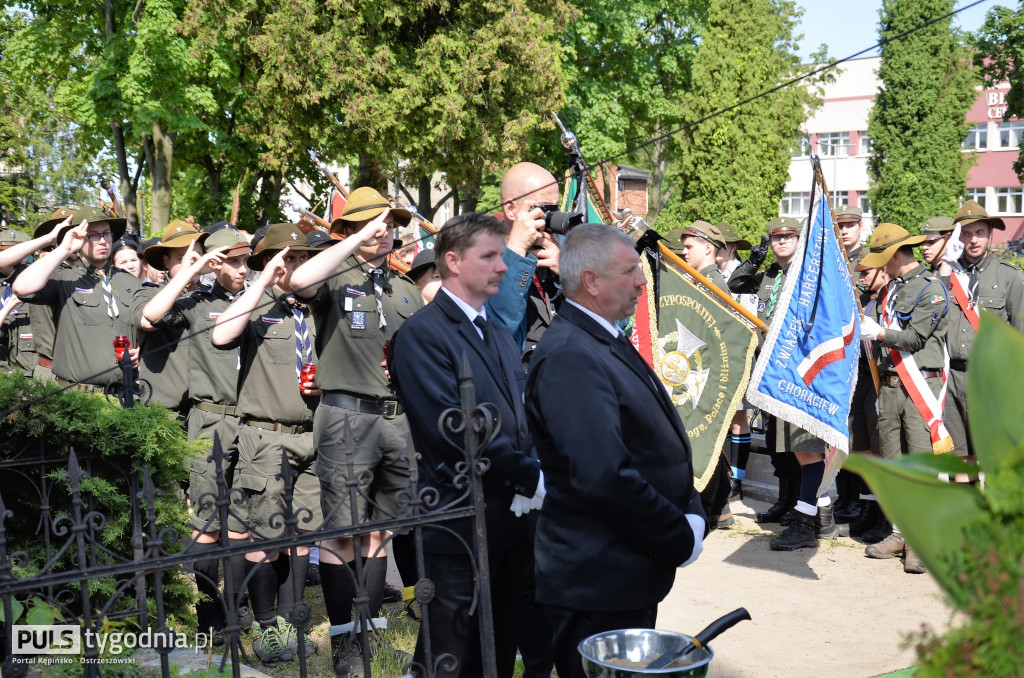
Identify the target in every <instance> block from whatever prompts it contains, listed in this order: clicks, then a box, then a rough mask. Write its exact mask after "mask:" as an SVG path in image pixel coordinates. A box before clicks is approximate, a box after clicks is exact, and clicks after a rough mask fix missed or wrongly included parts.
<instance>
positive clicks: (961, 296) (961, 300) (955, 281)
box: [949, 255, 987, 332]
mask: <svg viewBox="0 0 1024 678" xmlns="http://www.w3.org/2000/svg"><path fill="white" fill-rule="evenodd" d="M986 257H987V255H986ZM986 257H983V258H982V260H981V261H979V262H977V263H975V264H968V265H967V266H966V268H965V269H964V270H963V271H953V275H951V276H949V286H950V287H952V288H953V296H954V297H956V303H957V304H959V305H960V308H961V309H962V310H963V312H964V316H966V317H967V322H969V323H971V327H973V328H974V331H975V332H977V331H978V282H979V281H978V273H979V271H978V264H980V263H982V262H983V261H985V258H986Z"/></svg>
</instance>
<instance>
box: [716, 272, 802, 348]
mask: <svg viewBox="0 0 1024 678" xmlns="http://www.w3.org/2000/svg"><path fill="white" fill-rule="evenodd" d="M787 268H788V267H787ZM785 284H786V271H785V269H783V268H782V266H780V265H779V262H777V261H775V262H772V265H771V266H769V267H768V269H767V270H766V271H764V272H763V273H758V272H757V269H756V268H755V267H754V266H753V265H752V264H750V261H749V260H747V261H744V262H743V263H742V264H740V265H739V267H738V268H737V269H736V270H735V271H733V272H732V275H730V276H729V282H728V285H729V290H730V291H732V292H736V293H740V294H744V293H745V294H756V295H757V317H758V318H760V319H761V320H763V321H764V323H765V324H766V325H770V324H771V319H772V317H773V316H774V315H775V312H776V311H778V310H779V308H778V302H779V299H780V298H781V297H782V287H783V286H784V285H785ZM773 291H775V305H773V304H772V292H773ZM763 342H764V335H763V334H762V333H761V332H758V333H757V350H758V351H760V350H761V344H762V343H763Z"/></svg>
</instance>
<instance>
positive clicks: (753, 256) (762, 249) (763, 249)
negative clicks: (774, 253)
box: [747, 235, 771, 268]
mask: <svg viewBox="0 0 1024 678" xmlns="http://www.w3.org/2000/svg"><path fill="white" fill-rule="evenodd" d="M770 242H771V238H769V237H768V236H766V235H762V236H761V244H760V245H757V246H756V247H751V248H750V258H749V259H747V261H749V262H750V263H752V264H753V265H754V266H755V267H756V268H760V266H761V264H763V263H764V260H765V259H767V258H768V243H770Z"/></svg>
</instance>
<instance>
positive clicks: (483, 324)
mask: <svg viewBox="0 0 1024 678" xmlns="http://www.w3.org/2000/svg"><path fill="white" fill-rule="evenodd" d="M473 324H474V325H476V326H477V327H479V328H480V333H481V334H483V335H484V343H485V344H487V348H488V349H489V350H490V351H491V353H492V354H493V355H495V356H497V355H498V353H497V351H496V350H495V349H494V339H493V338H492V337H491V324H490V323H489V322H487V318H485V317H483V316H482V315H478V316H477V317H476V318H474V319H473Z"/></svg>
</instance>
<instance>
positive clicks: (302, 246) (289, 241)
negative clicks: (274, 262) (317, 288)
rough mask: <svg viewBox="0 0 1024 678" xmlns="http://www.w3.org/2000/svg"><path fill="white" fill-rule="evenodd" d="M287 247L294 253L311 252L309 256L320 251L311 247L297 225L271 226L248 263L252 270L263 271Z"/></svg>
mask: <svg viewBox="0 0 1024 678" xmlns="http://www.w3.org/2000/svg"><path fill="white" fill-rule="evenodd" d="M285 247H290V248H291V250H290V251H292V252H310V253H311V254H310V255H309V256H313V255H314V254H316V253H317V252H319V251H320V250H318V249H317V248H316V247H310V246H309V244H308V243H307V242H306V236H304V235H303V234H302V231H300V230H299V227H298V226H296V225H295V224H271V225H270V227H269V228H268V229H267V234H266V235H265V236H263V238H262V239H260V241H259V243H258V244H257V245H256V249H255V251H253V253H252V254H250V255H249V259H248V261H247V262H246V263H247V264H249V268H251V269H252V270H254V271H262V270H263V268H264V267H265V266H266V263H267V262H268V261H270V259H271V257H273V256H274V255H275V254H277V253H278V252H280V251H281V250H283V249H284V248H285Z"/></svg>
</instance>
